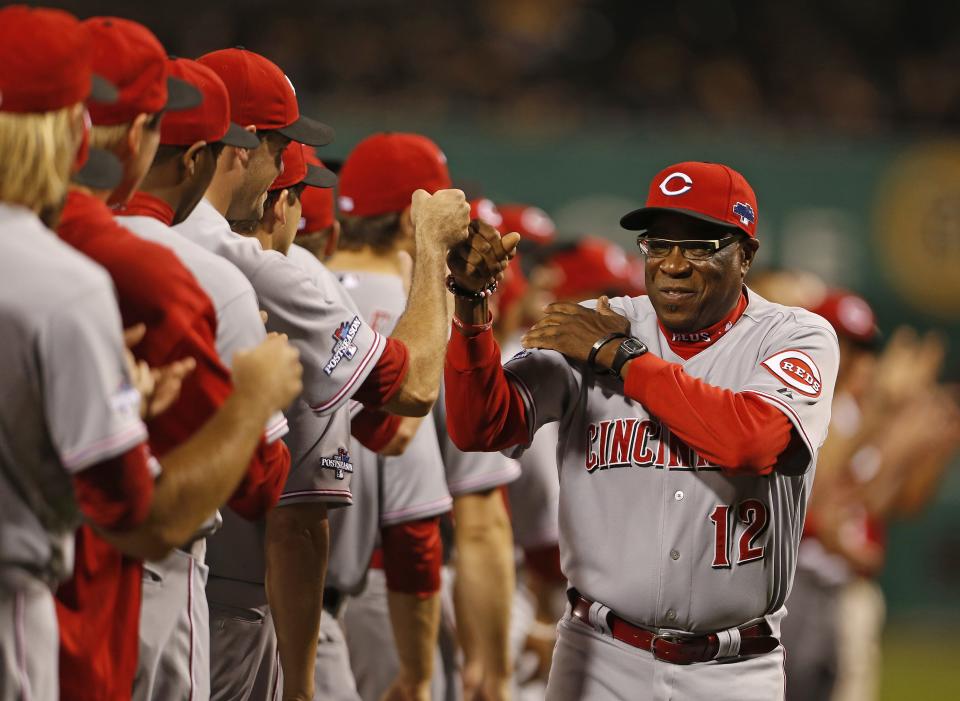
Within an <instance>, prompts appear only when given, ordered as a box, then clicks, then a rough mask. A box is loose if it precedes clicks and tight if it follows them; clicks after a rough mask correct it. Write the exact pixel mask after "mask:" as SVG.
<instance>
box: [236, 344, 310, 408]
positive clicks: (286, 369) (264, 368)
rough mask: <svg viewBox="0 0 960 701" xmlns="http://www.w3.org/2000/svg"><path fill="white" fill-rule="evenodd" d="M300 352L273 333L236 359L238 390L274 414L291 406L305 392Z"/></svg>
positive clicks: (237, 354)
mask: <svg viewBox="0 0 960 701" xmlns="http://www.w3.org/2000/svg"><path fill="white" fill-rule="evenodd" d="M302 374H303V367H302V366H301V365H300V352H299V351H298V350H297V349H296V348H294V347H293V346H292V345H290V342H289V341H288V340H287V337H286V335H284V334H275V333H272V334H270V335H269V336H268V337H267V339H266V340H265V341H264V342H263V343H261V344H260V345H259V346H257V347H256V348H253V349H252V350H249V351H238V352H237V353H236V354H234V356H233V385H234V390H235V391H236V392H238V393H242V394H244V395H246V396H248V397H251V398H252V399H255V400H256V401H258V402H261V403H263V404H264V405H266V406H267V407H269V409H270V411H271V412H274V411H281V410H283V409H286V408H287V406H289V405H290V402H292V401H293V400H294V398H295V397H297V395H299V394H300V392H301V391H302V390H303V384H302V383H301V381H300V377H301V375H302Z"/></svg>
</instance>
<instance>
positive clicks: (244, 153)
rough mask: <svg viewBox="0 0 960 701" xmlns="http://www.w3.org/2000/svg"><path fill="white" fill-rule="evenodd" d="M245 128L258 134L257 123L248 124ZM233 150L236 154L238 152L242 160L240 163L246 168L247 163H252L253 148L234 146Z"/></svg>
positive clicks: (238, 156) (238, 157)
mask: <svg viewBox="0 0 960 701" xmlns="http://www.w3.org/2000/svg"><path fill="white" fill-rule="evenodd" d="M243 130H244V131H248V132H250V133H251V134H256V133H257V127H256V125H254V124H248V125H247V126H245V127H244V128H243ZM233 150H234V151H235V152H236V154H237V160H239V161H240V165H242V166H243V167H244V168H246V167H247V165H248V164H249V163H250V154H251V153H253V150H252V149H245V148H234V149H233Z"/></svg>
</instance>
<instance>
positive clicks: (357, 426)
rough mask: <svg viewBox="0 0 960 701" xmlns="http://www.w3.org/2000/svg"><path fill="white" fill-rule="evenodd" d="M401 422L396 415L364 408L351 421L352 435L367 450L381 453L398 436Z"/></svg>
mask: <svg viewBox="0 0 960 701" xmlns="http://www.w3.org/2000/svg"><path fill="white" fill-rule="evenodd" d="M401 421H402V419H401V417H399V416H396V415H395V414H388V413H386V412H385V411H379V410H377V409H369V408H367V407H364V408H363V409H361V410H360V412H359V413H358V414H357V415H356V416H354V417H353V418H352V419H351V420H350V435H352V436H353V437H354V438H356V439H357V440H358V441H360V443H362V444H363V447H364V448H366V449H367V450H371V451H373V452H374V453H379V452H380V451H381V450H383V449H384V447H385V446H386V445H387V444H388V443H389V442H390V441H391V440H393V437H394V436H395V435H397V430H398V429H399V428H400V422H401Z"/></svg>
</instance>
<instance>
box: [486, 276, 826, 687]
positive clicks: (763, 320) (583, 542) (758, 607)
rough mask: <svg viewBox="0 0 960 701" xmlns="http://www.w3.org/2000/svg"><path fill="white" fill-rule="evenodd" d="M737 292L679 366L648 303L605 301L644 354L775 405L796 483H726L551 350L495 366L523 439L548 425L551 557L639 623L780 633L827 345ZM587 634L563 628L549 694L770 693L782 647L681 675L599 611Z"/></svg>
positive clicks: (794, 318)
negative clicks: (552, 469)
mask: <svg viewBox="0 0 960 701" xmlns="http://www.w3.org/2000/svg"><path fill="white" fill-rule="evenodd" d="M748 294H749V304H748V306H747V308H746V311H745V312H744V314H743V316H742V317H741V318H740V319H739V320H738V321H737V322H736V324H734V326H733V327H732V328H731V329H730V330H729V331H728V332H727V333H726V334H725V335H724V336H723V337H722V338H720V339H719V340H718V341H717V342H716V343H714V344H713V345H712V346H709V347H708V348H706V349H704V350H702V351H700V353H698V354H697V355H695V356H694V357H692V358H690V359H689V360H686V361H684V360H683V359H682V358H680V357H678V356H676V355H675V354H674V353H673V351H672V350H671V349H670V347H669V345H668V343H667V341H666V339H665V338H664V337H663V335H662V334H661V331H660V329H659V326H658V323H657V317H656V314H655V312H654V310H653V307H652V305H651V304H650V301H649V299H648V298H647V297H637V298H632V299H631V298H617V299H614V300H612V301H611V306H612V307H613V308H614V310H616V311H618V312H619V313H621V314H624V315H625V316H626V317H627V318H628V319H629V320H630V322H631V327H632V328H631V333H632V334H633V335H634V336H636V337H637V338H639V339H641V340H642V341H643V342H644V343H646V344H647V345H648V347H649V349H650V352H651V353H653V354H655V355H658V356H660V357H662V358H664V359H665V360H668V361H670V362H674V363H679V364H682V365H683V368H684V371H685V372H686V373H687V374H689V375H692V376H693V377H697V378H700V379H702V380H704V381H705V382H708V383H710V384H712V385H715V386H719V387H723V388H727V389H730V390H733V391H737V392H749V393H752V394H754V395H756V396H757V397H759V398H761V399H762V400H763V401H765V402H768V403H769V404H771V405H772V406H774V407H776V408H777V409H779V410H780V411H782V412H783V413H784V415H785V416H786V417H787V418H788V419H789V420H790V422H791V423H792V425H793V427H794V429H795V431H796V434H797V435H798V436H799V438H800V439H801V440H802V443H803V446H804V447H805V449H806V453H805V454H804V455H802V456H801V457H802V459H801V460H800V461H799V462H798V466H799V467H800V469H802V470H804V471H803V472H802V473H800V474H797V475H796V476H787V475H784V474H781V473H780V472H774V473H772V474H770V475H768V476H751V475H742V476H730V475H727V474H725V473H724V472H722V471H721V470H720V468H719V467H717V466H715V465H712V464H710V463H709V461H707V460H705V459H704V458H702V457H701V456H700V455H699V454H697V453H696V452H695V451H693V450H692V449H690V448H689V447H688V446H686V445H684V444H683V443H682V442H681V441H680V440H679V439H677V438H676V437H675V436H672V435H671V434H670V431H669V429H668V428H667V427H666V426H665V425H663V424H661V423H660V422H659V421H658V420H657V419H656V418H655V417H652V416H650V415H649V414H648V413H647V411H646V410H645V409H644V407H643V406H642V405H641V404H639V403H637V402H634V401H632V400H629V399H627V398H626V397H625V396H624V394H623V384H622V382H620V380H619V379H617V378H613V377H609V376H603V377H597V376H594V375H592V374H591V373H587V374H584V372H583V370H582V366H581V365H579V364H575V363H570V362H568V361H567V360H566V359H565V358H564V357H563V356H562V355H560V354H559V353H556V352H553V351H532V352H530V351H523V352H521V353H519V354H517V356H515V357H514V359H513V360H511V361H510V362H508V363H507V364H506V365H505V369H506V371H507V377H508V378H510V380H511V381H512V382H513V383H514V384H515V385H516V387H517V388H518V390H519V391H520V394H521V396H522V397H523V400H524V403H525V405H526V415H527V420H528V422H529V424H530V431H531V434H530V435H531V438H532V436H533V433H534V432H536V430H537V429H538V428H540V427H541V426H543V425H545V424H547V423H551V422H559V423H560V436H561V438H560V442H559V443H558V446H557V456H558V462H559V466H560V485H561V488H560V551H561V561H562V566H563V571H564V573H565V574H566V576H567V578H568V580H569V581H570V584H571V586H573V587H574V588H576V589H577V590H578V591H579V592H580V593H582V594H583V595H584V596H585V597H587V598H589V599H591V600H593V601H596V602H598V603H599V604H600V605H603V606H606V607H609V609H611V610H613V611H614V612H615V613H617V614H618V615H619V616H621V617H622V618H625V619H627V620H629V621H632V622H633V623H635V624H637V625H641V626H644V627H646V628H649V629H651V630H655V631H666V632H678V633H680V634H683V633H702V632H708V631H723V630H726V629H731V628H735V627H737V626H741V625H744V624H746V623H749V622H751V621H757V620H759V619H762V618H766V619H767V621H768V622H769V623H770V626H771V628H772V629H773V633H774V635H778V634H779V621H780V618H781V617H782V616H783V615H784V601H785V600H786V598H787V594H788V593H789V590H790V584H791V582H792V580H793V573H794V568H795V565H796V556H797V545H798V542H799V540H800V531H801V527H802V525H803V518H804V514H805V511H806V502H807V498H808V497H809V493H810V487H811V484H812V481H813V474H814V466H815V464H816V456H817V452H818V450H819V448H820V446H821V445H822V443H823V441H824V438H825V437H826V432H827V426H828V424H829V420H830V402H831V396H832V394H833V386H834V382H835V380H836V374H837V365H838V356H839V352H838V348H837V340H836V335H835V334H834V332H833V329H832V328H831V327H830V326H829V324H828V323H827V322H826V321H824V320H823V319H821V318H820V317H818V316H815V315H813V314H810V313H809V312H805V311H803V310H800V309H794V308H789V307H783V306H781V305H777V304H772V303H770V302H768V301H766V300H764V299H762V298H761V297H759V296H758V295H756V294H754V293H752V292H750V293H748ZM522 450H523V446H518V448H517V450H516V452H517V453H519V452H522ZM515 454H516V453H515ZM597 625H598V628H597V629H596V630H595V629H594V628H592V627H590V626H587V625H584V624H583V623H581V622H579V621H578V620H574V619H572V618H571V617H570V616H569V614H568V615H567V616H565V617H564V619H563V620H562V621H561V623H560V628H559V641H558V644H557V649H556V652H555V655H554V662H553V672H552V676H551V681H550V684H549V686H548V698H551V699H567V698H571V699H572V698H577V699H579V698H591V699H595V698H599V699H606V698H631V699H636V698H651V699H660V698H706V697H708V696H709V697H710V698H715V699H728V698H729V699H734V698H735V699H738V700H742V699H753V698H756V699H765V700H766V699H770V698H781V697H782V694H783V677H782V659H783V652H782V648H778V649H777V650H776V651H775V652H773V653H771V654H769V655H764V656H761V657H759V658H755V659H750V660H745V661H741V662H738V663H737V664H735V665H729V664H721V663H716V662H713V663H706V664H699V665H692V666H690V667H684V668H679V667H676V666H674V665H670V664H669V663H665V662H659V661H655V660H654V659H653V657H652V656H651V655H650V653H648V652H645V651H641V650H638V649H636V648H632V647H630V646H627V645H624V644H621V643H619V642H618V641H615V640H613V639H612V638H611V637H610V636H609V635H607V634H606V633H604V632H602V622H601V621H599V617H598V623H597ZM752 670H755V674H751V675H750V676H749V677H745V676H744V675H745V674H747V673H750V672H751V671H752ZM640 694H642V695H640Z"/></svg>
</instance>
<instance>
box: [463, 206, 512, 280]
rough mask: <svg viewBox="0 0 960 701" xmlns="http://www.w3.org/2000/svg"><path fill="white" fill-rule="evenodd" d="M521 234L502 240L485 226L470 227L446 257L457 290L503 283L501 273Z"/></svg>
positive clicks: (490, 228)
mask: <svg viewBox="0 0 960 701" xmlns="http://www.w3.org/2000/svg"><path fill="white" fill-rule="evenodd" d="M519 243H520V234H518V233H510V234H507V235H506V236H503V237H501V236H500V232H498V231H497V230H496V229H494V228H493V227H492V226H490V225H489V224H487V223H486V222H482V221H480V220H475V221H473V222H471V223H470V236H469V238H468V239H467V240H466V241H464V242H463V243H461V244H460V245H458V246H456V247H455V248H453V249H452V250H451V251H450V253H449V254H448V255H447V265H448V266H449V268H450V272H451V273H453V277H454V279H455V280H456V281H457V284H458V285H460V287H463V288H466V289H468V290H473V291H478V290H482V289H483V288H484V287H486V286H487V285H489V284H490V283H492V282H494V281H497V282H499V281H500V280H502V279H503V273H504V271H505V270H506V269H507V265H508V264H509V263H510V259H511V258H513V257H514V256H515V255H516V252H517V245H518V244H519Z"/></svg>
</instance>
